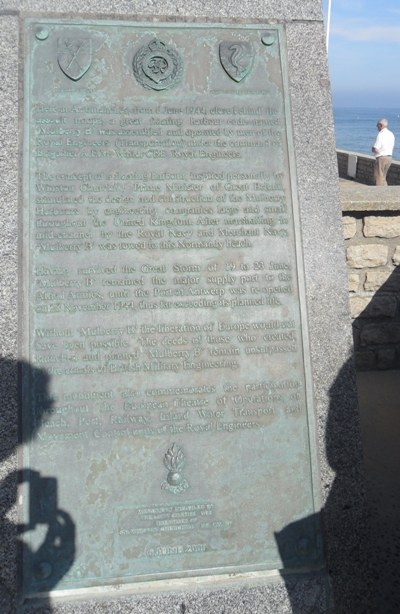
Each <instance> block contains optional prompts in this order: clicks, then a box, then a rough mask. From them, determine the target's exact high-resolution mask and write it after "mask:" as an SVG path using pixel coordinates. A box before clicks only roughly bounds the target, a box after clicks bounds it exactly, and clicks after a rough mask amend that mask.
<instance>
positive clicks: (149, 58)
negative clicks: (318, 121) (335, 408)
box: [21, 20, 321, 595]
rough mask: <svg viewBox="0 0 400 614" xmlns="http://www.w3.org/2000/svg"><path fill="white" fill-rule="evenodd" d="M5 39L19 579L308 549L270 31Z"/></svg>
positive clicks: (137, 577) (32, 585)
mask: <svg viewBox="0 0 400 614" xmlns="http://www.w3.org/2000/svg"><path fill="white" fill-rule="evenodd" d="M25 45H26V64H25V86H24V87H25V136H24V156H25V160H24V231H23V249H24V300H23V307H24V309H23V311H24V318H25V320H24V322H25V323H24V339H23V348H24V349H23V358H24V359H25V361H26V362H27V363H29V365H30V367H29V368H26V369H25V371H24V381H23V420H22V424H23V438H24V442H25V449H24V455H23V470H24V479H23V484H22V488H23V495H24V497H23V500H24V518H23V522H22V523H21V526H22V532H23V535H22V538H23V541H24V548H23V551H24V554H23V558H24V560H23V574H24V590H25V593H26V594H28V595H29V594H37V593H41V592H47V591H49V590H52V589H54V588H58V589H63V590H65V589H77V588H87V587H94V586H99V585H107V584H116V583H118V584H120V583H130V582H137V581H143V580H160V579H165V578H175V577H185V576H199V575H213V574H224V573H239V572H241V573H244V572H250V571H255V570H274V569H280V568H282V567H283V566H284V565H285V566H289V567H291V568H292V569H295V570H300V569H304V568H308V569H309V568H310V567H315V566H318V565H319V564H320V560H321V552H320V539H319V529H318V526H317V525H316V523H315V522H314V520H313V518H314V517H313V514H315V512H316V511H318V500H317V498H316V492H315V486H314V484H315V467H316V463H315V450H314V424H313V410H312V405H311V399H310V368H309V365H308V353H309V352H308V347H307V329H306V314H305V301H304V281H303V274H302V262H301V249H300V229H299V220H298V210H297V201H296V179H295V171H294V164H293V144H292V140H291V139H292V137H291V127H290V126H291V119H290V109H289V106H288V95H287V62H286V58H285V39H284V30H283V29H282V28H281V27H279V26H262V25H260V24H258V25H249V26H244V25H240V26H239V25H229V26H228V25H221V24H218V25H213V24H184V23H181V24H177V23H168V24H159V23H141V24H131V23H129V22H121V23H119V22H109V21H97V22H93V21H90V22H89V21H88V22H85V21H79V22H72V21H62V20H28V21H27V22H26V24H25ZM303 519H308V520H307V521H305V522H300V521H302V520H303ZM298 521H299V524H296V523H297V522H298ZM293 523H295V524H294V525H293V526H294V529H293V530H289V531H287V530H286V531H285V527H288V525H292V524H293ZM296 527H299V528H298V529H296ZM281 531H283V533H282V535H284V536H285V543H284V545H283V547H282V544H280V545H279V547H278V545H277V543H276V539H275V535H276V534H277V533H280V532H281ZM288 562H289V563H288Z"/></svg>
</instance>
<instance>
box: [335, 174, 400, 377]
mask: <svg viewBox="0 0 400 614" xmlns="http://www.w3.org/2000/svg"><path fill="white" fill-rule="evenodd" d="M341 203H342V211H343V230H344V237H345V242H346V261H347V267H348V274H349V293H350V310H351V316H352V319H353V333H354V343H355V350H356V362H357V368H358V369H360V370H370V369H393V368H396V369H397V368H400V309H399V290H400V188H397V187H387V188H386V187H385V188H376V187H368V186H363V185H359V184H355V183H350V182H343V183H342V184H341Z"/></svg>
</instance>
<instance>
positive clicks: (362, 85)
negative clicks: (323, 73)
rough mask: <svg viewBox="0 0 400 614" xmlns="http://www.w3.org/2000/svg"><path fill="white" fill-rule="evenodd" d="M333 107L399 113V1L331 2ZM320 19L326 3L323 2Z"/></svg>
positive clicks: (361, 0)
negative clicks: (373, 108)
mask: <svg viewBox="0 0 400 614" xmlns="http://www.w3.org/2000/svg"><path fill="white" fill-rule="evenodd" d="M331 4H332V9H331V26H330V37H329V50H328V61H329V72H330V78H331V85H332V97H333V105H334V107H360V106H362V107H385V108H398V109H400V0H331ZM323 5H324V16H325V23H326V15H327V9H328V0H323Z"/></svg>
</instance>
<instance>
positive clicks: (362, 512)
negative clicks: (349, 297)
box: [275, 271, 400, 614]
mask: <svg viewBox="0 0 400 614" xmlns="http://www.w3.org/2000/svg"><path fill="white" fill-rule="evenodd" d="M399 294H400V275H399V274H398V272H396V271H395V272H394V273H393V274H392V275H391V276H390V277H389V279H388V280H387V281H386V282H385V283H384V284H383V285H382V286H381V287H380V289H379V290H378V291H377V292H376V293H375V295H374V296H373V298H372V300H371V302H370V304H369V305H368V307H367V308H366V309H365V310H364V311H363V312H362V313H361V314H360V315H359V316H358V318H356V319H355V320H354V322H353V331H354V340H355V347H356V349H357V350H358V352H357V354H359V355H360V353H361V354H367V355H368V357H369V359H371V353H374V352H375V354H376V356H377V357H378V356H379V353H381V354H380V356H381V359H382V362H381V365H380V368H381V369H382V368H383V367H384V366H385V360H384V359H386V360H387V357H388V356H389V355H393V356H394V355H395V354H396V348H397V346H396V343H397V345H398V346H399V339H400V334H399V331H400V304H399V302H398V300H397V299H398V296H399ZM390 297H392V298H391V299H390ZM388 299H389V300H392V301H393V300H395V301H397V311H396V313H394V312H392V313H391V315H390V317H389V315H388V312H387V311H386V312H385V310H384V309H382V305H385V304H387V301H388ZM388 344H389V347H388ZM390 344H392V350H390ZM399 357H400V354H399ZM354 363H355V361H354V359H353V357H352V358H350V359H349V360H348V361H346V362H345V363H344V365H343V366H342V368H341V369H340V371H339V373H338V374H337V376H336V378H335V380H334V383H333V384H332V386H331V388H330V390H329V412H328V416H327V422H326V427H325V449H326V458H327V461H328V463H329V465H330V468H331V469H332V470H333V471H334V472H335V477H334V480H333V482H332V483H330V482H329V480H328V481H327V482H326V483H323V484H322V486H323V488H326V490H327V491H328V492H329V495H328V497H327V499H326V501H325V505H324V506H323V509H322V511H321V513H320V514H314V515H313V516H309V517H307V518H303V519H300V520H298V521H296V522H293V523H291V524H289V525H287V526H286V527H284V528H283V529H282V530H281V531H279V532H278V533H276V535H275V537H276V541H277V545H278V548H279V551H280V556H281V559H282V563H283V566H282V570H281V573H282V576H283V578H284V579H285V583H286V588H287V592H288V596H289V599H290V602H291V611H292V612H293V614H306V613H307V614H308V613H309V612H310V613H311V612H313V613H315V614H317V613H319V612H325V611H329V610H327V609H325V608H324V609H322V607H321V608H320V609H318V608H316V607H315V603H314V604H313V605H311V604H310V607H309V608H308V607H306V606H305V604H304V599H303V597H304V595H303V593H302V590H301V582H300V583H299V582H298V581H297V579H296V577H299V576H298V574H296V573H293V571H297V572H300V574H301V572H302V571H304V572H306V570H307V567H308V568H310V567H312V566H313V565H314V564H315V563H316V564H318V561H317V560H313V559H312V557H311V556H310V552H311V551H310V550H304V549H303V551H302V550H301V548H300V549H299V546H298V544H299V543H300V544H301V543H302V540H303V542H304V539H306V540H307V539H309V542H308V544H310V543H311V544H312V545H313V546H314V551H315V543H316V540H317V539H318V535H320V534H321V532H322V534H325V543H326V553H325V560H326V566H327V571H328V574H329V582H330V591H331V598H332V599H333V603H334V609H333V611H334V612H335V614H397V613H398V612H400V579H399V576H398V573H399V568H400V503H399V502H397V504H392V508H396V509H391V510H385V506H387V505H388V503H387V501H392V502H393V498H394V496H395V494H394V492H387V490H388V488H389V489H390V488H391V489H392V490H393V491H394V488H393V479H395V478H394V477H393V476H395V475H396V467H394V466H391V467H389V466H388V465H386V468H385V466H384V457H386V456H388V457H391V456H390V454H389V455H387V454H386V450H385V449H384V446H385V445H388V444H389V445H390V446H391V447H392V448H393V450H394V451H395V450H396V449H398V448H397V447H396V446H398V442H397V443H396V441H395V437H394V436H391V435H390V429H391V428H392V429H393V433H394V434H395V433H396V432H398V431H399V424H400V415H398V417H396V415H395V412H393V411H392V413H391V414H390V416H389V418H388V423H387V424H386V425H385V426H384V428H385V429H386V430H385V438H383V437H381V441H380V442H379V441H377V439H378V437H379V436H380V433H378V432H377V431H376V430H374V429H375V428H376V425H377V424H378V425H379V424H380V420H381V418H380V416H382V414H383V412H385V406H384V404H385V401H384V397H385V394H384V392H385V391H383V390H380V391H379V392H378V391H375V390H374V388H376V387H377V386H380V385H385V384H387V382H389V381H390V382H391V385H392V388H394V393H393V391H392V396H394V397H395V396H396V394H397V399H400V373H399V374H398V376H397V375H396V371H392V374H391V375H390V374H387V375H388V376H390V377H391V379H390V377H387V378H385V379H382V378H381V377H379V375H382V372H381V373H380V374H379V373H378V372H377V369H379V362H375V365H374V363H373V362H372V364H370V369H371V368H375V369H376V370H375V371H370V372H369V373H368V374H364V376H365V377H364V379H363V380H362V381H364V385H365V382H367V383H368V387H367V388H368V389H367V390H366V392H365V393H364V401H365V395H368V390H369V393H371V391H374V399H375V398H378V399H380V400H378V402H377V404H376V405H373V407H372V409H371V414H372V418H371V423H370V424H369V425H368V429H369V432H368V433H366V432H365V429H364V437H363V440H364V445H365V446H367V448H368V449H366V450H365V452H366V453H368V456H369V458H368V459H367V462H366V464H365V465H364V463H363V450H362V446H361V441H362V439H361V428H360V416H359V412H358V401H357V387H356V381H355V366H354ZM361 363H362V364H364V365H365V363H366V361H365V357H364V358H363V357H361V361H360V364H361ZM386 366H387V365H386ZM391 368H392V369H393V368H396V369H398V368H399V365H398V364H396V363H394V364H392V365H391ZM358 379H359V380H360V377H358ZM396 381H398V384H396ZM396 391H397V392H396ZM397 403H398V405H399V407H398V409H400V400H399V401H398V402H397ZM397 403H396V400H394V409H396V407H395V406H396V404H397ZM392 404H393V401H392ZM391 409H393V408H391ZM398 413H399V412H398ZM362 418H363V420H362V421H364V423H365V417H364V416H362ZM367 419H368V418H367ZM382 419H383V418H382ZM390 420H392V422H393V421H396V424H391V423H390ZM370 449H371V450H372V455H371V453H370V452H369V450H370ZM392 456H393V454H392ZM397 456H398V455H397ZM381 459H382V460H381ZM392 463H393V460H392ZM377 465H378V467H377ZM379 465H381V468H380V469H379ZM379 471H380V474H379V475H377V474H378V473H379ZM385 471H387V472H388V473H389V472H390V476H389V479H388V480H385V479H384V478H385ZM373 474H374V475H373ZM390 479H391V480H392V484H390ZM385 489H386V490H385ZM396 490H397V492H398V491H399V490H400V488H399V487H398V485H397V488H396ZM386 511H387V512H388V514H387V515H389V513H390V514H391V515H392V517H391V522H388V521H387V519H386V520H385V512H386ZM396 518H397V521H396ZM304 536H305V537H304ZM313 540H314V541H313ZM304 543H305V542H304ZM321 560H322V559H321ZM303 580H304V576H303ZM328 590H329V588H328Z"/></svg>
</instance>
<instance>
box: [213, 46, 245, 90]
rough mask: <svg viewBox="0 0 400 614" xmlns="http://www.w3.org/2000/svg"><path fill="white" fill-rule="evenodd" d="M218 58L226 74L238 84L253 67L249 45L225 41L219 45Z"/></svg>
mask: <svg viewBox="0 0 400 614" xmlns="http://www.w3.org/2000/svg"><path fill="white" fill-rule="evenodd" d="M219 58H220V60H221V64H222V67H223V69H224V70H225V72H226V74H227V75H229V77H230V78H231V79H233V80H234V81H236V82H237V83H239V81H242V79H244V78H245V77H246V76H247V75H248V74H249V72H250V70H251V68H252V66H253V49H252V47H251V44H250V43H246V42H243V41H225V42H223V43H220V46H219Z"/></svg>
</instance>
